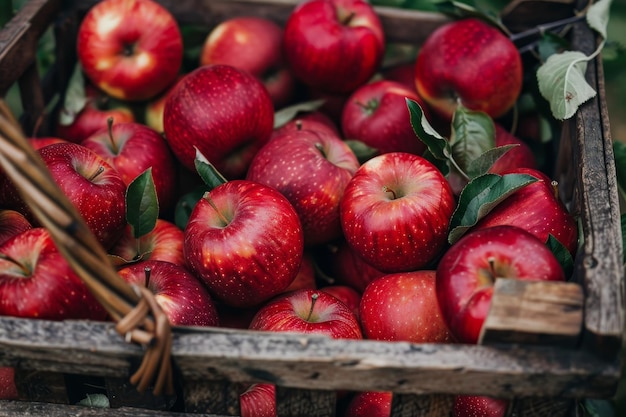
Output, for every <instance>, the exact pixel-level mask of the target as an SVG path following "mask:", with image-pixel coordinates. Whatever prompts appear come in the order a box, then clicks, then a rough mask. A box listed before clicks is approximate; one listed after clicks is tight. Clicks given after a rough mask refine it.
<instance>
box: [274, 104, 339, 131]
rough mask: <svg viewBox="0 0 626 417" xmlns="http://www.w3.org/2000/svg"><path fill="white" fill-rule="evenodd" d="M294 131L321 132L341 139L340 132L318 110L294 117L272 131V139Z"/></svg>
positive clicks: (328, 118)
mask: <svg viewBox="0 0 626 417" xmlns="http://www.w3.org/2000/svg"><path fill="white" fill-rule="evenodd" d="M295 130H316V131H319V130H321V131H323V132H326V133H328V134H330V135H334V136H339V137H341V132H339V129H338V128H337V125H336V124H335V122H333V120H332V119H331V118H330V117H328V116H327V115H326V114H325V113H322V112H321V111H319V110H316V111H312V112H307V113H302V114H298V115H297V116H296V117H294V118H293V119H291V120H290V121H288V122H287V123H285V124H284V125H282V126H280V127H279V128H277V129H274V131H273V132H272V138H274V137H276V136H280V135H282V134H283V133H287V132H293V131H295Z"/></svg>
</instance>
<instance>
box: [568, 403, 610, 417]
mask: <svg viewBox="0 0 626 417" xmlns="http://www.w3.org/2000/svg"><path fill="white" fill-rule="evenodd" d="M578 405H579V407H580V409H581V411H582V413H581V414H579V413H576V415H581V417H614V416H615V415H616V414H615V407H614V405H613V404H612V403H611V401H610V400H604V399H584V400H579V402H578Z"/></svg>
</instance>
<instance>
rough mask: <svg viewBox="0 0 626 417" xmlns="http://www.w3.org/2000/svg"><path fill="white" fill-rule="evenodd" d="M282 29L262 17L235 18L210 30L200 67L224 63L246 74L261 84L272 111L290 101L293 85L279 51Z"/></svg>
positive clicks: (294, 85)
mask: <svg viewBox="0 0 626 417" xmlns="http://www.w3.org/2000/svg"><path fill="white" fill-rule="evenodd" d="M282 42H283V28H282V26H280V25H278V24H277V23H275V22H274V21H272V20H269V19H267V18H263V17H253V16H236V17H232V18H230V19H227V20H223V21H222V22H221V23H220V24H218V25H217V26H216V27H214V28H213V29H212V30H211V32H210V33H209V35H208V36H207V38H206V39H205V41H204V44H203V45H202V51H201V52H200V65H209V64H225V65H232V66H234V67H237V68H241V69H243V70H246V71H248V72H250V73H251V74H252V75H254V76H255V77H257V78H258V79H259V81H261V82H262V83H263V85H265V88H267V91H268V92H269V94H270V97H271V98H272V102H273V103H274V106H275V107H276V108H280V107H283V106H284V105H286V104H287V103H288V102H289V101H290V100H291V98H292V96H293V95H294V92H295V88H296V83H295V79H294V76H293V74H292V73H291V70H290V69H289V67H288V65H287V62H286V61H285V59H284V57H283V50H282Z"/></svg>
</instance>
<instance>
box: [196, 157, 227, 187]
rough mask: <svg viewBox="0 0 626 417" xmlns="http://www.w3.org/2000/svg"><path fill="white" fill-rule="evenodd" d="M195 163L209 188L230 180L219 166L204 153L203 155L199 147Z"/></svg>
mask: <svg viewBox="0 0 626 417" xmlns="http://www.w3.org/2000/svg"><path fill="white" fill-rule="evenodd" d="M194 164H195V166H196V171H197V172H198V174H199V175H200V178H202V181H204V183H205V184H206V185H207V186H208V187H209V190H212V189H213V188H215V187H217V186H218V185H222V184H224V183H226V182H228V180H227V179H226V178H224V176H223V175H222V174H221V173H220V172H219V171H218V170H217V168H215V166H214V165H213V164H212V163H210V162H209V160H208V159H206V157H205V156H204V155H202V153H201V152H200V150H199V149H198V148H196V159H195V160H194Z"/></svg>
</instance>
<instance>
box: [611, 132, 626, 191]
mask: <svg viewBox="0 0 626 417" xmlns="http://www.w3.org/2000/svg"><path fill="white" fill-rule="evenodd" d="M613 157H614V158H615V171H616V174H617V175H616V177H617V185H618V187H619V189H620V191H621V192H622V193H625V194H626V143H623V142H619V141H613Z"/></svg>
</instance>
